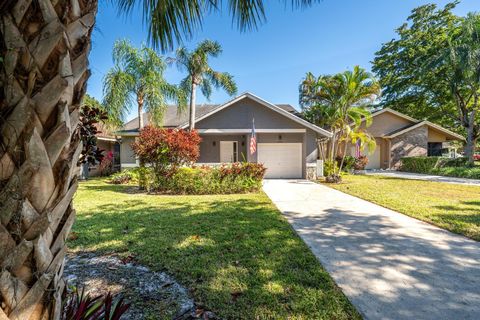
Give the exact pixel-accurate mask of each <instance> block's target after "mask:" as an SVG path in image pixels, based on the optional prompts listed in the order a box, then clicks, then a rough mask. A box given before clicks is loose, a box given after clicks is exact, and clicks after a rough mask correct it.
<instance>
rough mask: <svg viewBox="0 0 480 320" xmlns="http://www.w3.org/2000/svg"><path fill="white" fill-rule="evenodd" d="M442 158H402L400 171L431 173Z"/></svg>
mask: <svg viewBox="0 0 480 320" xmlns="http://www.w3.org/2000/svg"><path fill="white" fill-rule="evenodd" d="M439 159H440V157H406V158H402V165H401V167H400V171H407V172H416V173H430V170H432V169H433V168H435V166H436V165H437V162H438V160H439Z"/></svg>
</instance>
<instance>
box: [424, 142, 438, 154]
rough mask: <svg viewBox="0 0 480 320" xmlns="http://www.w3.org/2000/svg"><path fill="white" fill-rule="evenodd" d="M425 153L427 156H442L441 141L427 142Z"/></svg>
mask: <svg viewBox="0 0 480 320" xmlns="http://www.w3.org/2000/svg"><path fill="white" fill-rule="evenodd" d="M427 155H428V156H429V157H441V156H442V143H441V142H429V143H428V151H427Z"/></svg>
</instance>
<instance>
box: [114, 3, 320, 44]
mask: <svg viewBox="0 0 480 320" xmlns="http://www.w3.org/2000/svg"><path fill="white" fill-rule="evenodd" d="M111 1H112V2H113V3H114V4H116V5H117V7H118V13H119V14H126V15H128V14H130V13H131V12H132V10H133V9H134V8H135V6H137V5H139V6H141V7H142V9H143V20H144V22H145V24H146V25H147V27H148V37H149V40H150V42H151V43H152V44H153V46H154V47H155V48H160V49H161V50H163V51H166V50H170V49H172V48H173V46H174V44H175V42H182V41H183V40H185V39H189V38H191V37H192V35H193V33H194V32H195V31H196V30H198V29H201V27H202V23H203V18H204V16H205V15H206V14H208V13H211V12H220V11H221V10H222V5H223V4H225V3H224V2H222V1H220V0H115V1H114V0H111ZM283 1H285V0H283ZM317 1H320V0H291V4H292V8H304V7H308V6H310V5H312V4H313V3H314V2H317ZM226 7H227V8H228V10H229V14H230V15H231V17H232V23H233V24H236V26H237V28H238V29H240V30H241V31H246V30H253V29H255V28H257V27H258V26H259V25H260V24H261V23H262V22H264V21H265V7H264V2H263V0H228V1H227V3H226Z"/></svg>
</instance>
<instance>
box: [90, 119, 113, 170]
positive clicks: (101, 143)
mask: <svg viewBox="0 0 480 320" xmlns="http://www.w3.org/2000/svg"><path fill="white" fill-rule="evenodd" d="M96 127H97V130H98V131H99V133H97V135H96V137H97V147H98V148H99V149H101V150H104V153H103V154H104V156H105V157H110V156H111V157H112V162H113V171H118V170H120V144H119V142H118V140H117V138H116V137H115V134H114V133H113V132H110V130H108V129H107V128H106V127H105V126H104V125H103V124H101V123H97V124H96ZM98 168H99V164H97V165H94V166H92V165H90V166H89V176H92V177H94V176H98V175H99V174H100V172H99V171H98Z"/></svg>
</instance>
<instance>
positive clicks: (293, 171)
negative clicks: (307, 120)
mask: <svg viewBox="0 0 480 320" xmlns="http://www.w3.org/2000/svg"><path fill="white" fill-rule="evenodd" d="M258 162H259V163H263V164H264V165H265V167H266V168H267V172H266V174H265V178H285V179H289V178H291V179H294V178H301V177H302V144H301V143H259V144H258Z"/></svg>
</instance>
